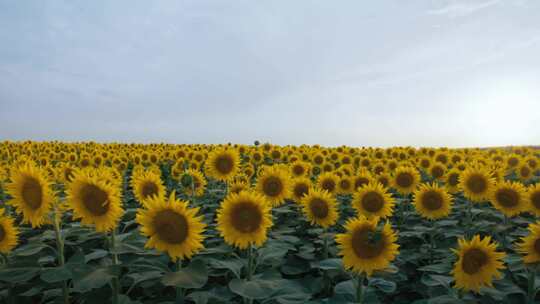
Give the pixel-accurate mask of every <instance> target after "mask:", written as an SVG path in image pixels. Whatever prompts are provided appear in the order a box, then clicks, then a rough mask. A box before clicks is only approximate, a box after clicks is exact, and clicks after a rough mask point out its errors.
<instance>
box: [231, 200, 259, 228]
mask: <svg viewBox="0 0 540 304" xmlns="http://www.w3.org/2000/svg"><path fill="white" fill-rule="evenodd" d="M261 223H262V214H261V212H260V210H259V208H257V206H256V205H255V204H253V203H252V202H242V203H239V204H237V205H236V206H234V208H233V210H232V212H231V224H232V226H233V227H234V228H235V229H236V230H238V231H240V232H242V233H251V232H254V231H256V230H257V229H259V227H260V226H261Z"/></svg>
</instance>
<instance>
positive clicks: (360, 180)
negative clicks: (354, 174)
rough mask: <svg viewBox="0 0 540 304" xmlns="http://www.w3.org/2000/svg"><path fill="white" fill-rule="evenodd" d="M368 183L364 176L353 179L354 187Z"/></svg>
mask: <svg viewBox="0 0 540 304" xmlns="http://www.w3.org/2000/svg"><path fill="white" fill-rule="evenodd" d="M368 183H369V179H368V178H366V177H358V178H357V179H356V180H355V181H354V187H355V188H356V189H358V188H360V187H362V186H363V185H366V184H368Z"/></svg>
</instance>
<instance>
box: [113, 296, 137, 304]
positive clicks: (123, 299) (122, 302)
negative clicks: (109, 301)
mask: <svg viewBox="0 0 540 304" xmlns="http://www.w3.org/2000/svg"><path fill="white" fill-rule="evenodd" d="M118 304H142V303H141V302H140V301H133V300H131V299H130V298H129V297H128V296H126V295H122V294H121V295H118Z"/></svg>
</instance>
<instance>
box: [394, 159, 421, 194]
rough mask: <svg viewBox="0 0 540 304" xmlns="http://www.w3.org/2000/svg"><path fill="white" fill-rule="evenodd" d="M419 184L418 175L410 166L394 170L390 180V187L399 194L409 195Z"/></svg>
mask: <svg viewBox="0 0 540 304" xmlns="http://www.w3.org/2000/svg"><path fill="white" fill-rule="evenodd" d="M419 182H420V174H418V171H417V170H416V169H415V168H413V167H410V166H400V167H398V168H396V170H395V172H394V176H393V179H392V186H393V187H394V188H395V189H396V190H397V191H398V192H399V193H401V194H405V195H406V194H409V193H411V192H413V191H414V190H415V189H416V186H417V185H418V183H419Z"/></svg>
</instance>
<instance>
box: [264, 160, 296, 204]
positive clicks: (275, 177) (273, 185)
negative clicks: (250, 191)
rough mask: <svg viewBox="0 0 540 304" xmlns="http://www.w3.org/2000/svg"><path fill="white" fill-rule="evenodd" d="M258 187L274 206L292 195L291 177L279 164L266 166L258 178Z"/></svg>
mask: <svg viewBox="0 0 540 304" xmlns="http://www.w3.org/2000/svg"><path fill="white" fill-rule="evenodd" d="M256 189H257V191H258V192H259V193H260V194H262V195H264V197H265V198H266V200H267V201H268V202H269V203H270V204H271V205H272V206H279V205H281V204H282V203H283V202H284V201H285V199H286V198H288V197H290V195H291V179H290V177H289V174H288V172H287V171H285V170H283V169H281V168H279V167H277V166H272V167H265V168H264V170H262V171H261V173H260V174H259V176H258V178H257V184H256Z"/></svg>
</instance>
